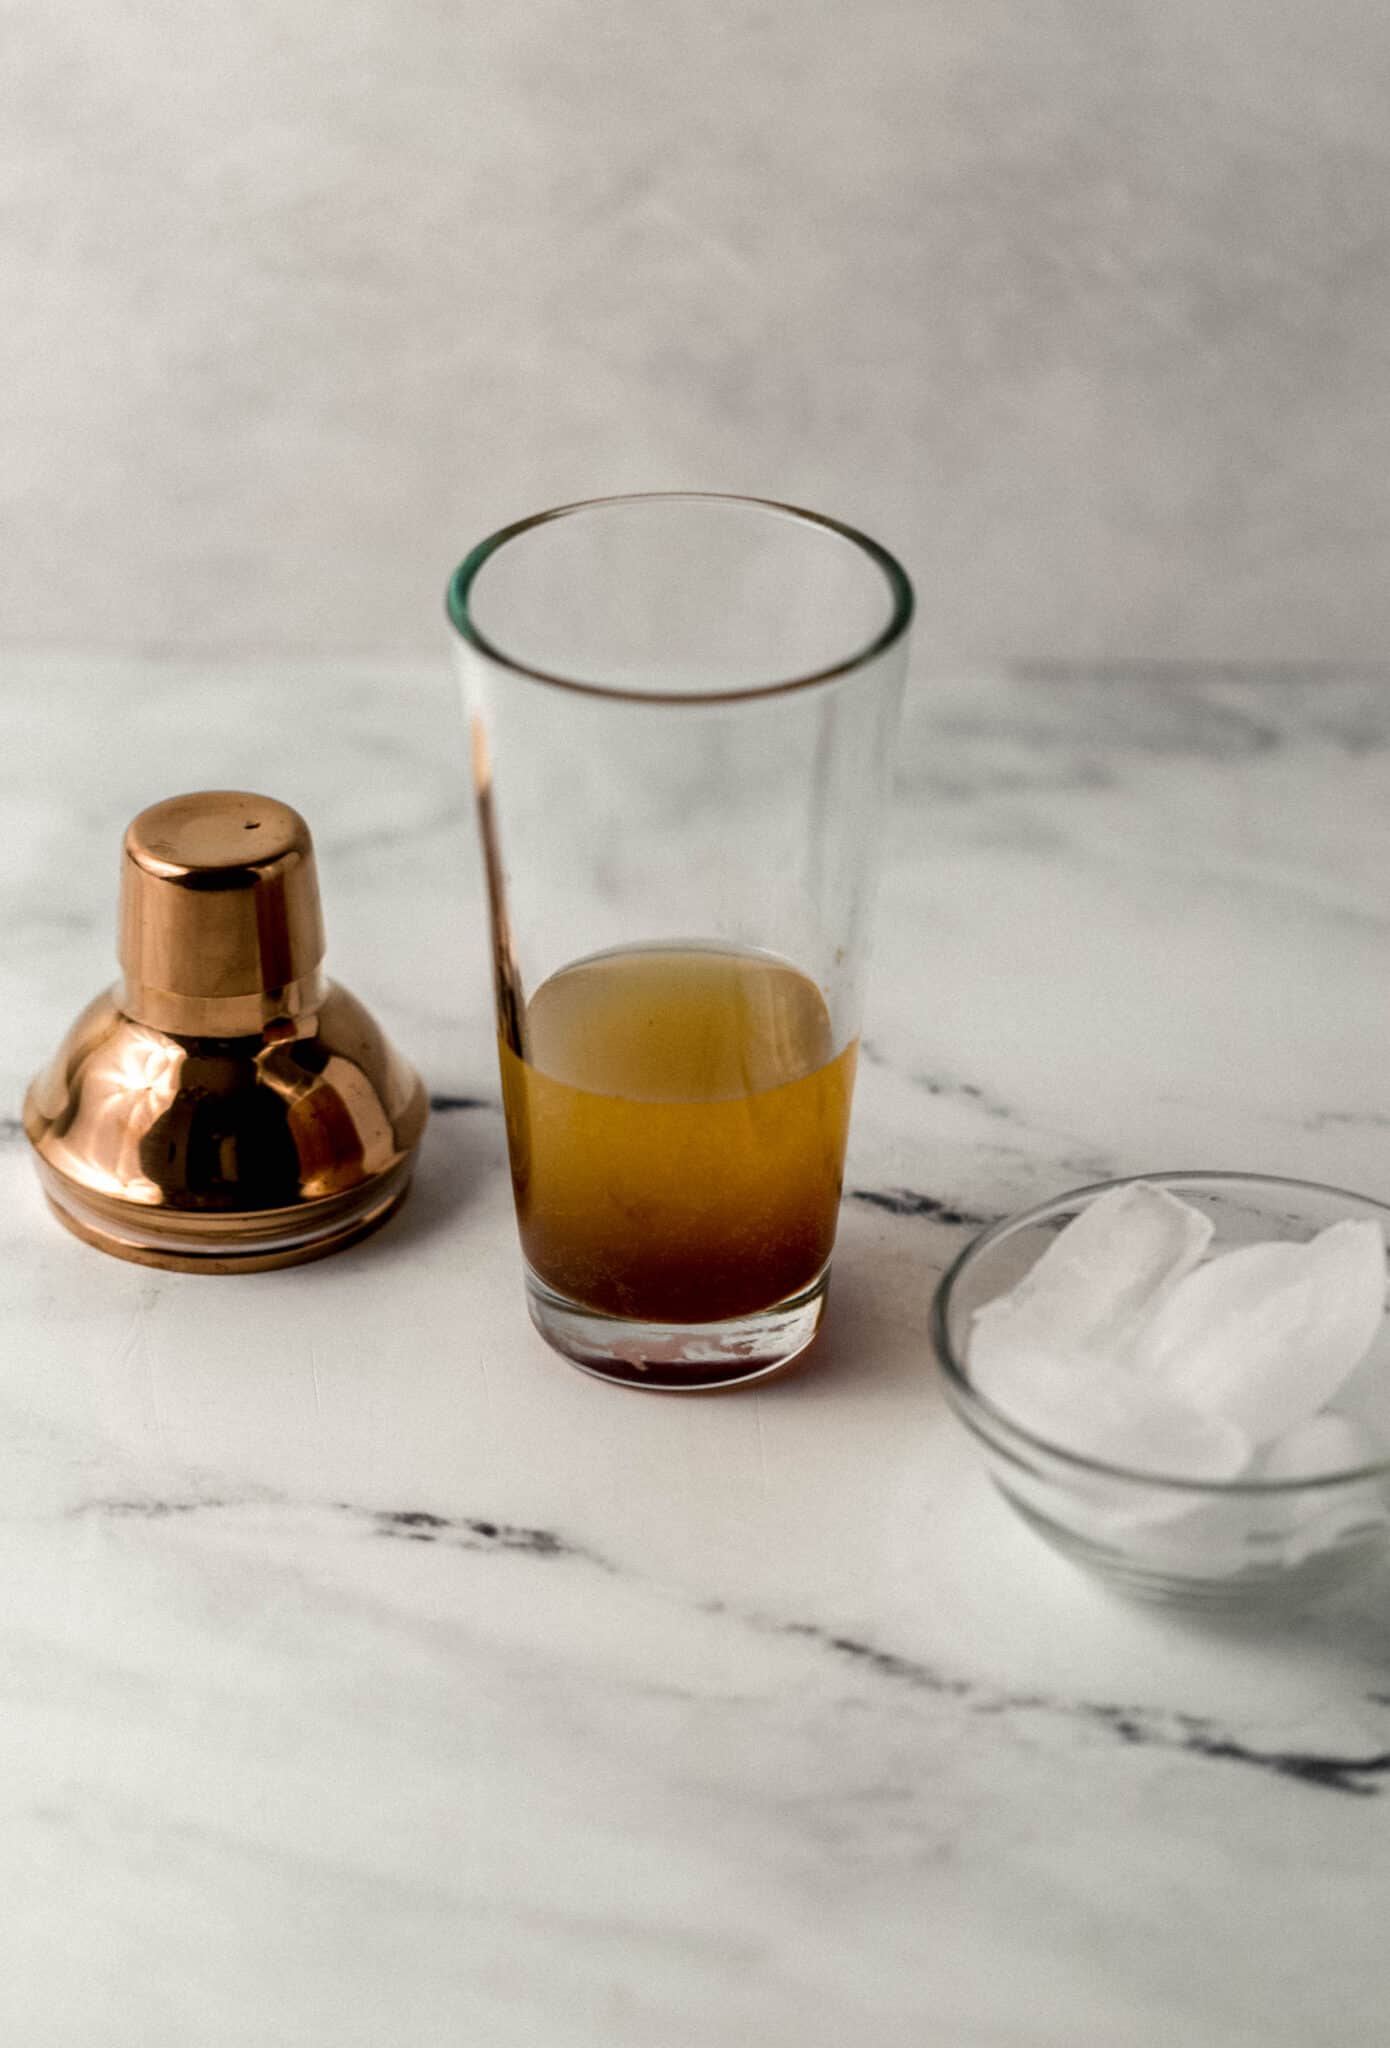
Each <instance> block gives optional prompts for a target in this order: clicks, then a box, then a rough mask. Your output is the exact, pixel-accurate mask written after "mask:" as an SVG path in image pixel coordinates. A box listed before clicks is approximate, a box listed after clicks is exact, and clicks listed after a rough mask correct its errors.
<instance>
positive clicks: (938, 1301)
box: [930, 1167, 1390, 1500]
mask: <svg viewBox="0 0 1390 2048" xmlns="http://www.w3.org/2000/svg"><path fill="white" fill-rule="evenodd" d="M1139 1181H1144V1182H1147V1183H1148V1184H1149V1186H1151V1187H1160V1188H1170V1189H1171V1188H1175V1187H1183V1186H1186V1187H1197V1188H1201V1187H1204V1186H1205V1187H1208V1188H1210V1187H1212V1186H1213V1184H1216V1185H1220V1186H1225V1187H1247V1188H1261V1187H1262V1188H1297V1189H1299V1190H1300V1191H1301V1192H1303V1193H1305V1194H1318V1195H1333V1196H1335V1197H1337V1198H1338V1199H1339V1200H1341V1201H1345V1202H1351V1203H1355V1204H1357V1205H1359V1206H1361V1207H1363V1208H1367V1209H1377V1210H1379V1211H1380V1213H1381V1215H1382V1216H1383V1217H1385V1218H1386V1219H1387V1221H1388V1222H1390V1203H1386V1202H1382V1201H1380V1200H1379V1199H1378V1198H1377V1197H1376V1196H1375V1195H1363V1194H1358V1193H1357V1192H1356V1191H1355V1190H1354V1189H1352V1188H1339V1187H1334V1186H1332V1185H1331V1184H1330V1183H1329V1182H1327V1181H1315V1180H1300V1179H1298V1178H1297V1177H1295V1176H1293V1175H1290V1174H1279V1173H1238V1172H1233V1173H1224V1172H1222V1171H1221V1170H1220V1168H1214V1167H1193V1168H1190V1169H1187V1170H1185V1171H1183V1170H1172V1171H1169V1172H1165V1173H1130V1174H1121V1175H1119V1176H1118V1177H1117V1178H1115V1179H1113V1180H1098V1181H1092V1182H1090V1183H1089V1184H1088V1185H1087V1186H1085V1187H1079V1188H1069V1189H1067V1191H1066V1192H1065V1194H1061V1195H1054V1196H1053V1197H1052V1198H1051V1200H1050V1201H1046V1202H1039V1203H1037V1204H1036V1205H1035V1206H1034V1207H1033V1208H1030V1209H1020V1210H1016V1211H1015V1212H1014V1213H1013V1214H1012V1215H1009V1216H1004V1217H1001V1219H1000V1220H999V1222H998V1223H991V1224H990V1225H989V1226H988V1228H987V1229H985V1230H982V1231H979V1232H978V1233H977V1234H976V1235H975V1236H974V1237H972V1238H971V1240H970V1242H969V1243H968V1244H967V1245H965V1246H964V1247H963V1249H962V1250H961V1251H959V1252H957V1254H956V1256H955V1258H954V1259H952V1261H951V1263H950V1265H949V1266H948V1267H947V1268H946V1270H945V1272H944V1273H943V1274H942V1276H941V1279H940V1281H939V1283H938V1284H937V1288H936V1291H935V1293H934V1295H933V1296H932V1304H931V1319H930V1331H931V1342H932V1348H933V1350H934V1351H935V1353H936V1358H937V1363H938V1365H939V1366H940V1368H941V1373H942V1378H943V1379H944V1381H945V1384H946V1392H947V1394H948V1396H949V1398H950V1401H951V1405H952V1407H954V1408H955V1410H956V1412H957V1413H958V1414H959V1415H960V1417H961V1418H962V1420H963V1421H964V1422H966V1423H967V1424H968V1425H969V1427H970V1428H971V1430H972V1431H973V1432H974V1433H975V1434H976V1435H977V1436H979V1437H981V1438H982V1439H983V1440H984V1441H985V1442H986V1443H988V1444H989V1445H990V1446H991V1447H992V1448H993V1449H995V1450H998V1451H1000V1452H1002V1453H1003V1454H1004V1455H1005V1456H1011V1457H1012V1458H1013V1459H1014V1461H1015V1462H1018V1461H1019V1459H1020V1455H1021V1454H1026V1453H1028V1452H1040V1453H1041V1454H1042V1455H1043V1456H1045V1457H1047V1458H1051V1459H1053V1460H1054V1461H1056V1462H1057V1463H1058V1464H1061V1465H1065V1466H1068V1467H1070V1468H1071V1469H1072V1470H1073V1471H1075V1472H1078V1473H1084V1474H1087V1475H1089V1476H1090V1477H1093V1478H1095V1477H1098V1478H1101V1479H1108V1480H1119V1481H1120V1482H1122V1483H1123V1484H1125V1485H1131V1486H1142V1487H1147V1488H1148V1489H1149V1490H1150V1491H1151V1492H1153V1491H1157V1492H1168V1493H1175V1494H1182V1495H1186V1496H1190V1497H1192V1498H1194V1499H1199V1500H1230V1499H1236V1498H1248V1497H1250V1496H1252V1495H1253V1496H1271V1495H1278V1494H1282V1495H1286V1496H1287V1495H1289V1494H1297V1493H1310V1492H1323V1491H1327V1490H1330V1489H1331V1488H1333V1487H1339V1486H1354V1485H1360V1484H1364V1483H1365V1482H1366V1481H1367V1480H1369V1479H1385V1478H1390V1454H1387V1455H1386V1456H1385V1457H1384V1458H1377V1459H1373V1460H1371V1461H1370V1462H1369V1463H1367V1464H1363V1465H1348V1466H1345V1467H1342V1468H1340V1469H1338V1470H1335V1471H1331V1472H1326V1473H1315V1474H1308V1475H1306V1476H1305V1477H1303V1478H1301V1479H1300V1478H1295V1479H1241V1478H1239V1477H1236V1478H1232V1479H1180V1478H1178V1477H1177V1476H1176V1474H1173V1473H1165V1472H1144V1471H1141V1470H1139V1469H1138V1468H1137V1467H1135V1466H1133V1465H1116V1464H1111V1463H1110V1462H1108V1461H1107V1460H1106V1459H1104V1458H1092V1457H1089V1456H1087V1454H1086V1453H1085V1452H1083V1451H1074V1450H1068V1449H1067V1448H1066V1446H1065V1445H1063V1444H1059V1443H1056V1442H1054V1441H1053V1439H1052V1438H1050V1437H1045V1436H1042V1435H1040V1434H1039V1433H1038V1431H1036V1430H1032V1429H1029V1428H1027V1427H1026V1425H1025V1424H1023V1423H1021V1422H1016V1421H1015V1420H1014V1419H1013V1417H1012V1416H1010V1415H1009V1414H1007V1413H1006V1412H1005V1410H1004V1409H1002V1408H1000V1407H998V1406H997V1405H996V1404H995V1403H994V1402H993V1401H991V1400H990V1399H989V1397H988V1395H986V1394H983V1393H981V1391H980V1389H979V1388H978V1387H977V1386H976V1385H975V1383H974V1381H973V1380H972V1379H971V1377H970V1373H969V1370H968V1368H967V1366H966V1364H965V1361H964V1359H962V1358H961V1357H959V1356H958V1355H957V1352H956V1348H955V1346H954V1344H953V1343H952V1342H951V1336H950V1327H949V1321H948V1318H949V1315H950V1310H951V1305H952V1300H953V1297H954V1295H955V1290H956V1287H957V1286H958V1284H959V1283H960V1281H961V1280H962V1279H964V1277H965V1275H966V1273H967V1272H968V1271H969V1270H970V1268H971V1267H972V1266H974V1264H975V1263H976V1261H977V1260H978V1259H980V1258H983V1257H984V1256H986V1254H987V1253H989V1252H990V1251H992V1250H993V1249H994V1248H995V1246H996V1245H999V1244H1002V1243H1003V1241H1004V1240H1005V1238H1008V1237H1012V1236H1013V1235H1014V1234H1015V1232H1017V1231H1020V1230H1026V1229H1028V1228H1030V1227H1031V1226H1033V1225H1036V1224H1039V1223H1046V1222H1049V1221H1050V1220H1051V1219H1052V1218H1053V1217H1054V1216H1057V1215H1060V1214H1065V1213H1066V1211H1067V1210H1068V1209H1078V1210H1079V1209H1080V1208H1081V1207H1083V1206H1085V1205H1086V1204H1088V1203H1090V1202H1093V1201H1094V1200H1095V1199H1096V1197H1097V1196H1099V1195H1103V1194H1106V1193H1108V1192H1109V1190H1110V1189H1111V1188H1123V1187H1133V1186H1134V1185H1135V1184H1136V1183H1137V1182H1139Z"/></svg>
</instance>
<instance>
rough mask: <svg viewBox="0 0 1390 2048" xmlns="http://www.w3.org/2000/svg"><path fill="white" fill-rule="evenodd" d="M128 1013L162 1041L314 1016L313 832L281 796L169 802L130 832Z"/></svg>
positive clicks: (223, 793) (210, 794) (125, 885)
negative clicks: (172, 1035) (163, 1036)
mask: <svg viewBox="0 0 1390 2048" xmlns="http://www.w3.org/2000/svg"><path fill="white" fill-rule="evenodd" d="M119 953H120V963H121V971H122V974H123V975H124V980H125V987H124V999H123V1002H122V1008H123V1009H124V1010H125V1012H126V1014H127V1015H128V1016H130V1017H134V1018H136V1019H138V1021H139V1022H140V1023H142V1024H151V1025H153V1026H155V1027H156V1029H158V1030H162V1031H180V1032H191V1033H196V1034H209V1035H215V1036H219V1037H221V1036H226V1037H234V1036H236V1035H238V1034H239V1033H241V1032H246V1031H255V1030H257V1029H259V1028H260V1026H261V1025H262V1024H263V1023H265V1022H267V1021H268V1020H269V1019H271V1018H272V1017H276V1016H284V1017H294V1016H297V1015H299V1014H301V1013H302V1012H303V1011H305V1010H308V1009H312V1008H313V1007H314V1005H315V1003H316V1002H317V1001H318V999H319V996H320V994H321V977H320V975H319V964H320V962H321V961H322V959H323V955H324V936H323V916H322V913H321V911H320V908H319V885H318V873H317V870H316V868H315V866H314V848H313V842H312V840H311V839H310V837H309V828H308V826H307V825H306V824H305V822H304V820H303V818H301V817H300V815H299V813H298V811H295V810H291V808H290V806H289V805H288V804H283V803H279V802H277V801H276V800H275V798H273V797H265V796H254V795H251V794H250V793H248V792H247V791H245V790H235V789H219V790H210V791H204V792H201V793H199V794H197V795H192V796H175V797H168V798H166V799H165V801H164V802H163V803H158V804H152V805H151V806H150V808H149V809H148V810H146V811H142V812H141V813H140V815H139V817H138V818H136V819H134V820H133V821H132V823H131V824H130V826H129V827H128V828H127V831H126V835H125V855H124V859H123V860H122V863H121V923H120V944H119Z"/></svg>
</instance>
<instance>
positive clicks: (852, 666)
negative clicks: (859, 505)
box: [445, 491, 916, 708]
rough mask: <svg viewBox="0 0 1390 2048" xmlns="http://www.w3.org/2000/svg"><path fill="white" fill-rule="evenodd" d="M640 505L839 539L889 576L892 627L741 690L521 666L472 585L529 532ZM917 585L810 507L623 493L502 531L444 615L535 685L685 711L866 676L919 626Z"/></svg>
mask: <svg viewBox="0 0 1390 2048" xmlns="http://www.w3.org/2000/svg"><path fill="white" fill-rule="evenodd" d="M637 505H725V506H737V507H738V508H739V509H740V510H741V511H756V512H764V513H769V514H772V515H773V516H775V517H776V518H779V519H787V520H790V521H792V522H793V523H794V524H797V525H801V526H812V527H816V528H818V529H819V530H820V531H821V532H823V533H831V534H834V535H836V536H837V537H838V538H839V539H840V540H842V541H846V542H848V543H849V544H850V545H851V546H852V547H854V548H857V549H858V550H859V552H860V553H861V554H863V555H866V556H867V557H868V558H869V560H870V561H871V562H872V563H873V564H874V565H875V567H876V568H878V570H879V571H880V572H881V573H882V575H883V578H884V581H885V582H886V583H887V586H888V596H889V613H888V620H887V623H886V624H885V625H884V626H883V627H882V628H881V629H880V630H879V632H877V633H876V634H875V635H874V637H873V638H872V640H870V641H869V642H868V643H867V644H866V645H865V646H863V647H861V648H859V649H857V650H856V652H854V653H853V654H850V655H846V656H845V657H844V658H843V659H842V660H839V661H835V662H832V663H830V665H829V666H828V667H825V668H819V669H813V670H811V671H810V672H809V673H808V674H806V675H797V676H784V677H774V678H771V679H770V680H768V681H766V682H753V683H746V684H741V685H739V686H737V687H735V688H730V689H724V690H690V691H685V690H680V691H677V690H631V689H626V688H623V687H621V686H620V685H618V684H613V683H596V682H589V681H585V680H582V679H581V678H580V677H578V676H564V675H557V674H556V673H554V672H553V671H552V670H549V669H542V668H535V667H533V666H532V665H531V664H530V663H529V662H525V661H521V660H518V659H517V658H516V656H514V655H511V654H508V653H507V651H506V649H505V648H502V647H499V646H497V645H496V643H495V642H494V641H493V640H491V639H489V637H488V636H487V635H486V634H485V633H484V632H483V631H482V629H481V627H480V626H479V625H478V624H477V621H476V620H475V619H474V617H473V614H472V611H471V610H470V607H469V599H470V596H471V594H472V590H473V585H474V583H475V582H476V581H477V578H478V576H479V574H480V573H481V571H482V570H483V569H484V568H485V567H486V565H487V563H488V562H490V561H491V559H492V557H493V556H494V555H495V554H496V553H497V551H498V549H499V548H502V547H505V546H506V545H507V543H508V542H509V541H513V540H516V539H518V538H519V537H520V536H521V535H522V534H526V533H530V532H532V531H534V529H535V528H536V527H538V526H546V525H549V524H550V522H551V521H552V520H556V519H569V518H572V517H574V516H576V515H578V514H583V513H586V512H605V511H613V510H615V509H617V508H620V507H631V506H637ZM915 602H916V600H915V598H914V595H913V589H912V581H911V578H910V577H909V576H908V573H907V571H906V569H904V568H903V566H902V563H901V562H900V561H899V560H898V559H897V557H896V555H893V554H890V553H889V551H888V549H887V548H886V547H884V546H883V545H882V543H881V542H879V541H876V540H874V539H872V538H871V536H870V535H869V534H867V533H863V532H861V531H860V529H859V528H858V527H857V526H849V525H847V524H846V523H845V522H844V521H843V520H840V519H832V518H830V517H829V515H828V514H826V513H824V512H811V511H808V510H807V508H806V507H805V506H804V505H787V504H784V503H783V502H782V501H781V499H779V498H758V497H749V496H745V495H743V494H742V493H741V492H737V491H620V492H615V493H613V494H612V495H610V496H607V497H600V498H577V499H575V500H574V501H573V502H572V503H570V504H568V505H552V506H551V507H550V508H549V509H548V510H546V511H544V512H532V513H531V514H529V515H528V517H527V518H525V519H514V520H512V521H511V523H510V524H509V525H507V526H501V527H498V528H497V530H496V532H494V533H490V534H488V535H487V537H486V538H485V539H483V540H480V541H479V542H478V543H477V545H476V546H475V547H473V548H471V549H470V550H469V552H468V553H467V554H466V555H465V556H464V558H463V560H462V561H461V562H460V563H459V566H458V567H457V569H455V570H454V572H453V574H452V576H451V577H450V578H449V583H448V588H447V591H446V593H445V611H446V613H447V614H448V618H449V623H450V625H451V626H452V627H453V629H454V631H455V632H456V633H457V634H458V636H459V638H460V639H461V640H463V641H466V642H467V644H468V645H469V646H470V647H472V648H473V650H474V651H475V653H477V654H480V655H482V656H483V657H484V658H485V659H486V660H488V661H490V662H492V663H493V664H494V665H495V666H496V667H498V668H502V669H507V670H509V671H510V672H511V673H512V674H513V675H518V676H524V677H526V678H527V679H528V680H529V681H530V682H533V683H546V684H548V685H549V686H550V687H551V688H552V689H560V690H573V691H575V692H576V693H577V694H578V695H580V696H583V697H606V698H608V699H610V700H617V701H618V702H620V703H624V704H659V705H665V706H668V707H676V708H679V707H680V706H681V705H692V706H697V707H698V706H700V705H708V704H741V703H743V702H745V701H754V700H759V699H762V698H765V697H780V696H785V695H788V694H790V693H791V692H792V691H795V690H806V689H810V688H812V687H814V686H815V685H817V684H821V683H832V682H839V681H841V680H843V679H844V678H845V677H847V676H852V675H854V674H856V673H858V671H859V670H861V669H865V668H868V667H870V666H871V665H872V664H873V663H874V662H876V661H877V660H878V659H879V657H880V655H883V654H886V653H887V652H888V649H889V648H890V647H892V646H893V645H894V644H895V643H896V642H897V641H899V640H901V639H902V637H903V635H904V634H905V633H906V631H907V629H908V627H909V626H910V625H911V623H912V614H913V609H914V606H915Z"/></svg>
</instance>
